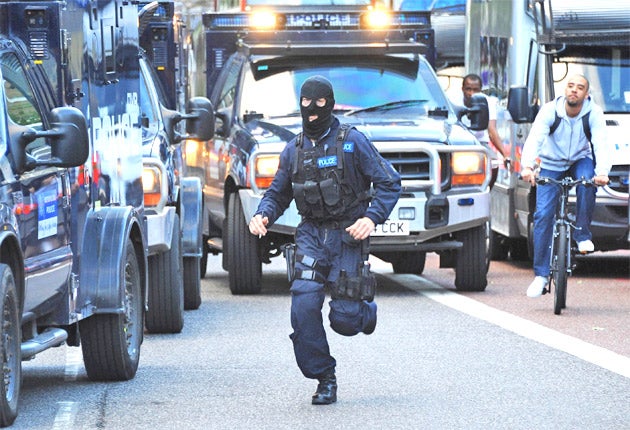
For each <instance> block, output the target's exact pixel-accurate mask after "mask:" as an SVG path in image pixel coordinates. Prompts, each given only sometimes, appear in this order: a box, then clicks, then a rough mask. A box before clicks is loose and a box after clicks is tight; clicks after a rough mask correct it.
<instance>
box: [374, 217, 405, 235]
mask: <svg viewBox="0 0 630 430" xmlns="http://www.w3.org/2000/svg"><path fill="white" fill-rule="evenodd" d="M372 236H409V221H401V220H393V221H392V220H387V221H385V222H384V223H383V224H379V225H377V226H376V228H375V229H374V231H373V232H372Z"/></svg>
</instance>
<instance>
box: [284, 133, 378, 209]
mask: <svg viewBox="0 0 630 430" xmlns="http://www.w3.org/2000/svg"><path fill="white" fill-rule="evenodd" d="M350 128H351V127H350V126H349V125H347V124H342V125H341V126H340V127H339V131H338V133H337V137H336V139H335V142H336V143H335V146H333V147H329V148H327V150H325V149H324V146H323V145H315V146H313V147H312V148H309V149H304V145H303V139H304V136H303V134H302V133H301V134H300V135H299V136H298V137H297V139H296V147H297V150H296V156H295V160H294V163H293V172H292V173H293V197H294V199H295V204H296V206H297V209H298V212H299V213H300V215H302V217H304V218H308V219H312V220H315V221H328V220H333V219H339V217H340V216H342V215H344V214H345V213H347V211H348V210H349V209H351V208H352V207H354V206H356V205H357V204H359V203H360V202H361V201H362V200H364V199H365V195H366V194H367V193H361V192H360V191H359V192H357V191H355V189H354V187H353V185H354V184H350V183H348V181H346V180H345V177H344V162H343V161H344V160H343V155H344V151H343V145H344V141H345V138H346V135H347V133H348V130H349V129H350ZM360 197H362V198H360Z"/></svg>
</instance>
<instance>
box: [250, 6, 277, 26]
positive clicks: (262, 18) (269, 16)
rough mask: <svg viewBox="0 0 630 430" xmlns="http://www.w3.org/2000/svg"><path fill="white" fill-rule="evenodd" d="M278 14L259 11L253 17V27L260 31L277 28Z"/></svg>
mask: <svg viewBox="0 0 630 430" xmlns="http://www.w3.org/2000/svg"><path fill="white" fill-rule="evenodd" d="M276 20H277V17H276V14H275V13H272V12H269V11H264V10H261V11H257V12H253V13H252V15H251V21H250V22H251V25H252V26H253V27H256V28H259V29H269V28H274V27H275V26H276Z"/></svg>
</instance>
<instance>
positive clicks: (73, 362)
mask: <svg viewBox="0 0 630 430" xmlns="http://www.w3.org/2000/svg"><path fill="white" fill-rule="evenodd" d="M82 367H83V353H82V352H81V348H80V347H75V346H69V347H67V348H66V367H65V371H64V373H65V375H64V379H65V380H66V381H75V380H76V379H77V375H78V374H79V371H80V370H81V368H82Z"/></svg>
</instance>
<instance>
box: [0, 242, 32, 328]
mask: <svg viewBox="0 0 630 430" xmlns="http://www.w3.org/2000/svg"><path fill="white" fill-rule="evenodd" d="M0 263H4V264H6V265H8V266H9V267H10V268H11V271H12V272H13V277H14V278H15V287H16V289H17V293H18V298H19V301H20V302H19V310H20V315H22V311H23V310H24V289H25V288H26V286H25V284H24V282H25V281H24V255H23V254H22V249H21V248H20V241H19V239H18V237H17V236H16V234H15V233H14V232H13V231H12V230H5V231H3V232H1V233H0Z"/></svg>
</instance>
